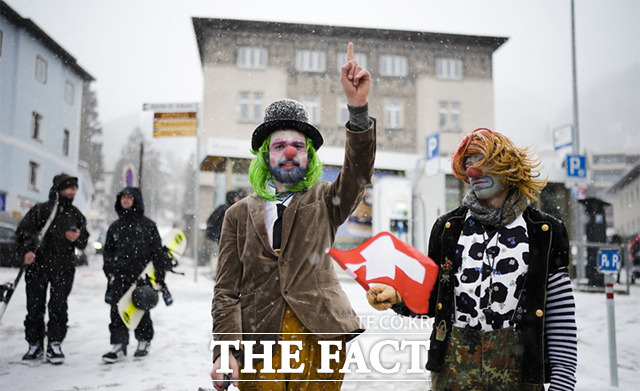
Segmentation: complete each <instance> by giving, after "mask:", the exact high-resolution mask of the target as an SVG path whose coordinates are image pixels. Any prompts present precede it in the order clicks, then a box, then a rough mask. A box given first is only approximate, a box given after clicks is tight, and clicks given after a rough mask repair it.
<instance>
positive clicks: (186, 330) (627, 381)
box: [0, 256, 640, 391]
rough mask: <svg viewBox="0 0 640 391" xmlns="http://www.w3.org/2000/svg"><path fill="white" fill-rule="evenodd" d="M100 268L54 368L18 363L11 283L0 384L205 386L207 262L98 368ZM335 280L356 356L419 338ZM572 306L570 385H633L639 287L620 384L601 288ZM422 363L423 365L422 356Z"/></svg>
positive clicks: (400, 356)
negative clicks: (119, 357) (145, 345)
mask: <svg viewBox="0 0 640 391" xmlns="http://www.w3.org/2000/svg"><path fill="white" fill-rule="evenodd" d="M101 266H102V258H101V257H96V256H90V263H89V266H83V267H79V268H78V269H77V272H76V279H75V283H74V288H73V291H72V292H71V296H70V298H69V318H70V321H69V332H68V335H67V338H66V340H65V341H64V343H63V351H64V353H65V355H66V356H67V359H66V362H65V363H64V364H63V365H59V366H53V365H50V364H47V363H44V362H42V363H37V364H34V365H24V364H22V363H21V357H22V355H23V354H24V353H25V352H26V351H27V343H26V342H25V340H24V327H23V324H22V323H23V321H24V316H25V312H26V310H25V293H24V281H21V282H20V285H19V286H18V289H17V290H16V293H15V294H14V296H13V299H12V301H11V303H10V304H9V307H8V308H7V312H6V313H5V315H4V318H3V319H2V321H0V341H1V342H0V390H12V391H22V390H24V391H27V390H28V391H33V390H47V391H72V390H73V391H77V390H109V391H124V390H127V391H131V390H133V391H146V390H157V391H159V390H171V391H179V390H187V391H196V390H197V389H198V387H205V388H210V387H211V384H210V381H209V372H210V370H211V361H210V360H211V351H210V350H209V344H210V330H211V318H210V315H209V308H210V302H211V296H212V287H213V281H212V278H211V272H210V271H209V269H208V267H200V268H199V269H198V273H199V274H198V278H197V282H194V270H193V267H192V266H190V265H189V264H188V262H187V260H184V261H183V263H182V264H181V265H180V267H179V269H180V271H183V272H185V273H186V275H185V276H180V275H175V274H170V275H168V277H167V284H168V286H169V288H170V289H171V292H172V294H173V296H174V299H175V303H174V304H173V305H172V306H170V307H166V306H165V305H164V303H162V301H161V302H160V304H158V307H156V308H155V309H154V310H153V313H152V318H153V322H154V326H155V330H156V335H155V338H154V339H153V342H152V345H151V352H150V355H149V356H148V357H147V358H146V359H144V360H140V361H136V360H134V359H133V358H132V357H131V355H132V352H130V353H129V357H127V359H126V360H125V361H124V362H120V363H116V364H112V365H107V364H104V363H102V360H101V356H102V355H103V354H104V353H106V352H107V351H108V350H109V349H110V345H109V332H108V329H107V325H108V323H109V308H108V306H107V305H106V304H105V303H104V301H103V298H104V290H105V286H106V279H105V278H104V275H103V274H102V270H101ZM16 274H17V269H12V268H0V283H4V282H6V281H10V280H12V279H13V278H15V275H16ZM341 281H342V285H343V289H344V290H345V292H347V294H348V296H349V298H350V299H351V300H352V303H353V306H354V308H355V309H356V312H358V314H359V315H361V316H362V319H363V320H364V321H366V322H368V324H369V327H368V331H367V332H366V333H365V334H364V335H362V336H360V337H358V338H357V339H356V342H357V343H358V344H359V346H360V347H361V348H362V350H363V352H364V353H365V356H367V357H368V354H367V350H368V349H369V348H370V347H371V346H373V345H374V344H375V343H376V342H378V341H380V340H419V339H421V338H425V339H426V338H427V335H428V333H429V332H430V327H431V323H428V324H427V325H424V324H418V323H415V322H414V323H410V322H409V321H408V320H407V319H405V318H399V317H397V318H396V317H394V316H393V314H392V313H391V312H390V311H387V312H382V313H380V312H377V311H375V310H373V309H372V308H371V307H369V305H368V304H367V303H366V299H365V297H364V292H363V291H362V288H360V286H359V285H357V284H356V283H355V282H353V281H352V280H350V279H349V278H348V277H346V276H341ZM576 302H577V318H578V337H579V366H578V386H577V390H580V391H603V390H607V391H613V390H638V386H637V384H638V378H640V353H638V351H639V349H638V348H637V346H636V345H635V343H634V342H633V341H634V340H637V338H638V335H640V333H638V332H639V331H640V326H639V324H640V286H632V287H631V295H629V296H627V295H620V294H618V295H616V296H615V314H616V328H617V347H618V356H617V358H618V374H619V388H614V387H611V386H610V379H609V361H608V360H609V354H608V346H607V315H606V314H607V312H606V301H605V296H604V293H586V292H576ZM416 333H418V334H416ZM131 342H132V344H130V345H129V348H130V350H133V349H135V345H134V344H133V343H134V342H135V339H134V338H133V335H132V336H131ZM394 353H395V352H393V349H391V348H390V347H386V348H385V349H383V355H382V359H381V363H382V365H383V366H385V367H392V366H393V364H394V363H395V362H398V361H399V362H401V364H402V368H403V370H406V369H407V368H408V365H409V362H410V355H409V354H408V353H407V352H400V353H395V354H394ZM422 353H424V352H422ZM421 360H422V362H421V365H422V364H423V363H424V354H422V355H421ZM426 379H427V374H426V373H422V374H407V373H404V374H402V373H401V374H399V375H383V374H380V373H370V374H348V375H347V377H346V381H345V383H344V385H343V387H342V389H343V390H360V389H366V390H392V391H393V390H398V391H400V390H402V391H410V390H426V389H428V386H427V380H426Z"/></svg>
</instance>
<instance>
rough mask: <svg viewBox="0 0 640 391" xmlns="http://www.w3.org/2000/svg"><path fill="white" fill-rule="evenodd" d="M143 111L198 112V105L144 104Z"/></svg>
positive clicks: (192, 103)
mask: <svg viewBox="0 0 640 391" xmlns="http://www.w3.org/2000/svg"><path fill="white" fill-rule="evenodd" d="M142 110H144V111H163V112H177V111H198V103H196V102H186V103H143V104H142Z"/></svg>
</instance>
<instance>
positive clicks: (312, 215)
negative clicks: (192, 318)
mask: <svg viewBox="0 0 640 391" xmlns="http://www.w3.org/2000/svg"><path fill="white" fill-rule="evenodd" d="M340 83H341V85H342V88H343V91H344V94H345V96H346V99H347V106H348V109H349V121H348V122H347V124H346V126H345V133H346V142H345V147H344V148H345V157H344V163H343V166H342V169H341V170H340V174H339V175H338V177H337V178H336V179H335V180H334V181H333V182H324V181H321V182H319V181H318V180H319V178H320V174H321V172H322V163H321V162H320V160H319V159H318V155H317V151H318V149H319V148H320V147H321V146H322V143H323V138H322V135H321V134H320V132H319V131H318V129H316V128H315V127H314V126H313V125H311V124H310V123H309V120H308V114H307V110H306V109H305V107H304V106H303V105H302V104H301V103H299V102H297V101H295V100H292V99H281V100H277V101H275V102H273V103H271V104H270V105H269V106H268V107H267V108H266V109H265V116H264V122H263V123H262V124H261V125H260V126H258V127H257V128H256V129H255V131H254V132H253V135H252V138H251V148H252V152H253V154H254V155H255V157H254V159H253V160H252V162H251V166H250V168H249V180H250V182H251V185H252V186H253V189H254V190H255V194H253V195H251V196H249V197H246V198H244V199H242V200H241V201H239V202H237V203H236V204H234V205H233V206H232V207H231V208H229V210H228V211H227V213H226V215H225V218H224V223H223V225H222V234H221V237H220V249H219V258H218V267H217V274H216V285H215V288H214V296H213V301H212V306H211V315H212V317H213V340H214V342H215V341H224V342H232V344H231V345H227V346H230V348H227V349H224V348H222V346H221V345H216V344H212V346H214V348H213V362H214V366H213V370H212V371H211V378H212V380H213V385H214V387H215V388H216V389H217V390H220V389H222V388H223V387H225V379H224V377H225V373H224V372H225V369H229V370H230V371H227V372H229V374H228V375H227V377H230V381H231V382H233V383H234V384H235V385H236V386H239V387H240V389H241V390H243V389H245V390H249V389H251V390H254V389H255V390H258V389H269V390H294V389H296V390H313V389H323V390H339V389H340V386H341V384H342V379H343V377H344V373H339V372H338V370H339V369H341V368H342V366H343V364H344V362H345V360H346V353H345V350H346V349H345V343H346V342H347V341H348V340H350V339H351V338H353V337H355V336H357V335H358V334H359V333H361V332H362V331H363V330H362V327H361V325H360V322H359V320H358V318H357V316H356V313H355V311H354V310H353V308H352V307H351V304H350V302H349V299H348V298H347V296H346V294H345V293H344V291H343V290H342V288H341V286H340V283H339V281H338V277H337V276H336V273H335V271H334V269H333V264H332V261H331V259H330V258H329V256H328V255H327V254H326V250H327V249H328V248H329V247H331V246H332V245H333V242H334V240H335V237H336V231H337V230H338V227H339V226H340V225H341V224H342V223H343V222H344V221H345V220H346V219H347V218H348V217H349V215H350V214H351V212H352V211H353V210H354V209H355V207H356V206H357V205H358V203H359V202H360V200H361V199H362V197H363V194H364V190H365V188H366V187H367V186H368V185H370V184H371V176H372V174H373V164H374V158H375V151H376V131H375V120H374V119H372V118H370V117H369V113H368V105H367V96H368V94H369V88H370V86H371V75H370V74H369V72H368V71H367V70H366V69H364V68H362V67H361V66H360V65H359V64H358V62H357V61H356V60H355V59H354V55H353V44H352V43H349V45H348V46H347V61H346V63H345V65H344V66H343V67H342V69H341V74H340ZM321 340H336V341H337V343H338V344H340V345H341V346H342V349H341V350H340V352H339V353H338V356H339V359H337V360H332V361H331V369H330V370H329V371H327V370H326V368H325V369H323V370H322V371H319V369H320V367H319V366H320V352H321V349H320V347H319V346H318V342H319V341H321ZM242 341H255V342H256V344H255V345H254V347H253V348H252V349H251V351H248V349H247V348H245V346H247V345H246V344H241V343H239V342H242ZM273 341H279V342H282V341H292V342H293V343H294V344H295V346H294V348H293V354H294V357H295V359H292V360H289V359H287V360H284V361H283V360H282V358H284V357H289V353H290V352H283V351H281V344H275V345H272V344H270V343H271V342H273ZM236 342H238V343H237V344H236ZM265 346H266V347H265ZM227 360H228V361H227ZM283 362H286V363H287V364H289V365H290V367H289V368H283V367H282V366H281V365H283V364H282V363H283ZM223 364H224V365H223ZM227 364H228V366H227ZM285 365H286V364H285ZM243 369H244V370H243ZM252 372H254V373H252ZM319 372H320V373H319ZM229 375H230V376H229Z"/></svg>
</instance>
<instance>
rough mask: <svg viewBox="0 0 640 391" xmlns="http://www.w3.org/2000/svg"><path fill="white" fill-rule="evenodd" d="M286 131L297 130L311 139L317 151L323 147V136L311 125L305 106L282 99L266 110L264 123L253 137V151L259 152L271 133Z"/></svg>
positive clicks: (291, 100) (254, 132)
mask: <svg viewBox="0 0 640 391" xmlns="http://www.w3.org/2000/svg"><path fill="white" fill-rule="evenodd" d="M285 129H293V130H297V131H299V132H301V133H302V134H304V135H305V136H307V137H309V138H310V139H311V142H312V143H313V147H314V148H315V149H316V150H318V149H319V148H320V147H321V146H322V143H323V139H322V135H321V134H320V132H319V131H318V129H316V128H315V127H314V126H313V125H311V124H310V123H309V114H308V113H307V109H306V108H305V107H304V105H303V104H302V103H300V102H298V101H295V100H293V99H280V100H277V101H275V102H273V103H271V104H270V105H269V106H267V108H266V109H265V110H264V122H263V123H262V124H261V125H260V126H258V127H257V128H256V130H254V131H253V135H252V136H251V149H253V150H254V151H257V150H258V149H260V146H262V143H263V142H264V140H265V139H266V138H267V137H268V136H269V135H270V134H271V133H273V132H275V131H276V130H285Z"/></svg>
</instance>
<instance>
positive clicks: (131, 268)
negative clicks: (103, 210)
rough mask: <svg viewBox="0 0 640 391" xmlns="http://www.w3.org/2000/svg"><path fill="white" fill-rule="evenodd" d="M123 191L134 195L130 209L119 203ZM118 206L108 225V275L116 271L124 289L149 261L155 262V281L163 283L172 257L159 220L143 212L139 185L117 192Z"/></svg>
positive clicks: (116, 275) (104, 267) (115, 275)
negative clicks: (116, 215) (161, 235)
mask: <svg viewBox="0 0 640 391" xmlns="http://www.w3.org/2000/svg"><path fill="white" fill-rule="evenodd" d="M124 193H127V194H129V195H131V196H133V200H134V201H133V205H132V206H131V208H129V209H123V208H122V206H121V205H120V198H121V197H122V195H123V194H124ZM115 210H116V212H117V213H118V216H119V219H118V220H116V221H114V222H113V223H112V224H111V225H110V226H109V230H108V231H107V237H106V240H105V244H104V250H103V258H104V265H103V268H102V269H103V270H104V273H105V275H107V276H108V275H109V274H113V275H114V277H115V281H116V284H117V285H118V286H119V287H120V288H121V289H125V288H126V287H129V286H130V285H131V284H133V283H134V282H135V281H136V279H137V277H138V276H139V275H140V273H142V271H143V270H144V268H145V267H146V266H147V264H148V263H149V262H153V265H154V267H155V269H156V281H157V282H158V283H160V284H163V285H164V275H165V270H166V269H168V267H169V263H170V261H169V259H168V258H167V255H166V253H165V252H164V251H163V249H162V241H161V239H160V234H159V233H158V227H157V226H156V223H154V222H153V221H152V220H151V219H149V218H147V217H146V216H145V215H144V202H143V200H142V193H141V192H140V189H138V188H137V187H127V188H125V189H123V190H122V191H121V192H120V193H118V196H117V197H116V204H115ZM118 293H121V292H118ZM116 294H117V293H116Z"/></svg>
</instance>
